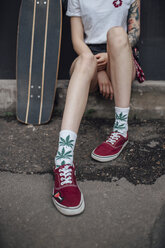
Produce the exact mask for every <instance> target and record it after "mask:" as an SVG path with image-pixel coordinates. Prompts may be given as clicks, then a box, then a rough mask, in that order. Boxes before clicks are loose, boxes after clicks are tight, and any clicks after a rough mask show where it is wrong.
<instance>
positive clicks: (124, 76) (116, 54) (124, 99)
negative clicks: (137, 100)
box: [107, 27, 136, 108]
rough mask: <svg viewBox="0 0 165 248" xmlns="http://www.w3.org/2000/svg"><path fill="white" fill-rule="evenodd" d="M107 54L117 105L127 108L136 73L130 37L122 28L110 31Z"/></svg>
mask: <svg viewBox="0 0 165 248" xmlns="http://www.w3.org/2000/svg"><path fill="white" fill-rule="evenodd" d="M107 52H108V58H109V65H108V70H109V72H108V73H109V76H110V78H111V81H112V85H113V90H114V98H115V105H116V107H122V108H127V107H129V104H130V96H131V84H132V81H133V79H134V78H135V74H136V71H135V66H134V62H133V56H132V49H131V47H130V44H129V40H128V36H127V33H126V32H125V30H124V29H123V28H122V27H114V28H111V29H110V30H109V31H108V33H107Z"/></svg>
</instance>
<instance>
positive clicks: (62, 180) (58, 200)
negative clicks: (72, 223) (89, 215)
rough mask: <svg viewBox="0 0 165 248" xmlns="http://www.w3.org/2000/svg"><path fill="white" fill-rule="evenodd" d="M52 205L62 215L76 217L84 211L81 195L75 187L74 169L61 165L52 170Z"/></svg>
mask: <svg viewBox="0 0 165 248" xmlns="http://www.w3.org/2000/svg"><path fill="white" fill-rule="evenodd" d="M54 177H55V183H54V189H53V195H52V199H53V203H54V204H55V206H56V208H57V209H58V210H59V211H60V212H61V213H62V214H64V215H77V214H80V213H82V212H83V211H84V208H85V203H84V198H83V194H82V193H81V191H80V189H79V187H78V186H77V182H76V176H75V167H74V166H71V165H62V166H60V167H59V168H57V169H55V170H54Z"/></svg>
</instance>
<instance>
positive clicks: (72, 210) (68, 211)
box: [52, 193, 85, 216]
mask: <svg viewBox="0 0 165 248" xmlns="http://www.w3.org/2000/svg"><path fill="white" fill-rule="evenodd" d="M52 200H53V203H54V205H55V207H56V208H57V209H58V211H59V212H60V213H62V214H64V215H67V216H73V215H78V214H81V213H82V212H83V211H84V209H85V202H84V197H83V194H82V193H81V201H80V204H79V205H78V206H76V207H65V206H63V205H61V204H60V203H58V202H57V201H56V200H55V199H54V197H52Z"/></svg>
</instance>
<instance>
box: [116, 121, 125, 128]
mask: <svg viewBox="0 0 165 248" xmlns="http://www.w3.org/2000/svg"><path fill="white" fill-rule="evenodd" d="M124 128H125V124H124V123H123V124H119V122H118V121H116V122H115V125H114V129H116V130H120V129H124Z"/></svg>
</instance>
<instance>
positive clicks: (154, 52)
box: [0, 0, 165, 80]
mask: <svg viewBox="0 0 165 248" xmlns="http://www.w3.org/2000/svg"><path fill="white" fill-rule="evenodd" d="M20 3H21V0H8V1H5V0H1V8H0V61H1V64H0V78H4V79H5V78H6V79H7V78H9V79H12V78H15V64H16V63H15V60H16V56H15V54H16V34H17V22H18V12H19V6H20ZM141 3H142V4H141V5H142V8H141V12H142V18H141V39H140V42H139V47H140V51H141V64H142V66H143V69H144V71H145V73H146V77H147V79H150V80H165V69H164V67H165V49H164V45H165V28H164V26H165V15H164V12H165V2H164V0H156V1H155V0H141ZM74 57H75V53H74V52H73V49H72V45H71V39H70V24H69V18H68V17H65V18H64V23H63V38H62V50H61V59H60V71H59V78H60V79H66V78H69V73H68V72H69V68H70V65H71V62H72V61H73V59H74Z"/></svg>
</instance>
